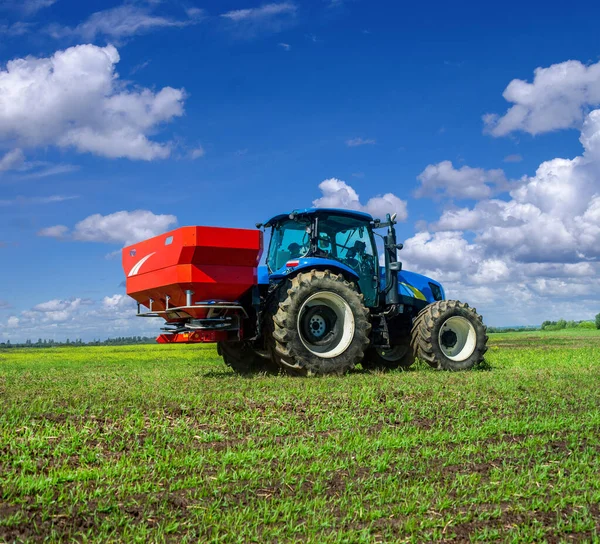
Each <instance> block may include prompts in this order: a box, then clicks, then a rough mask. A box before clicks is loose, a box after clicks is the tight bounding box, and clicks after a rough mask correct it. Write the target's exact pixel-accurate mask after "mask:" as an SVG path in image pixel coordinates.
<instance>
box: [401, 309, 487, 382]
mask: <svg viewBox="0 0 600 544" xmlns="http://www.w3.org/2000/svg"><path fill="white" fill-rule="evenodd" d="M486 330H487V329H486V326H485V325H484V324H483V319H482V318H481V316H480V315H479V314H478V313H477V311H476V310H475V308H470V307H469V305H468V304H465V303H464V302H459V301H458V300H442V301H439V302H434V303H433V304H430V305H429V306H426V307H425V308H424V309H423V310H421V312H420V313H419V315H418V316H417V318H416V319H415V322H414V324H413V328H412V333H411V346H412V352H413V353H414V354H415V356H416V357H418V358H419V359H421V360H423V361H425V362H427V363H428V364H429V365H430V366H432V367H433V368H437V369H440V370H469V369H470V368H473V367H474V366H475V365H476V364H478V363H480V362H481V361H483V356H484V354H485V352H486V351H487V346H486V344H487V341H488V337H487V334H486Z"/></svg>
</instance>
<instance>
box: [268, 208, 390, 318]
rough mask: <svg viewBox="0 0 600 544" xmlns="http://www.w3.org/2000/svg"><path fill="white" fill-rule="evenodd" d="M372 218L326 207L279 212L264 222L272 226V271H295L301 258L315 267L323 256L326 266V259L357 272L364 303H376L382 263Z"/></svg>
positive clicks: (270, 255) (270, 264)
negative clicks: (281, 213) (379, 260)
mask: <svg viewBox="0 0 600 544" xmlns="http://www.w3.org/2000/svg"><path fill="white" fill-rule="evenodd" d="M372 222H373V219H372V217H371V216H370V215H368V214H366V213H362V212H355V211H352V210H331V209H325V208H324V209H307V210H301V211H294V212H292V213H291V214H289V215H280V216H276V217H274V218H272V219H271V220H269V221H268V222H267V223H266V225H265V226H266V227H271V228H272V231H271V243H270V245H269V251H268V254H267V263H266V264H267V267H268V270H269V273H271V274H276V273H278V272H282V271H283V272H287V271H292V270H294V269H295V268H296V267H297V266H298V265H299V263H300V260H303V264H305V265H310V266H312V267H314V265H315V264H317V263H320V262H321V260H322V263H321V264H322V265H323V266H326V264H327V263H326V261H327V260H333V261H337V262H338V263H340V264H341V265H343V267H345V268H348V269H350V270H351V271H353V272H354V274H356V276H357V283H358V286H359V288H360V291H361V293H362V294H363V296H364V297H365V304H366V305H367V306H375V305H377V293H378V281H379V264H378V258H377V246H376V245H375V240H374V237H373V231H372ZM315 259H318V260H319V261H315ZM304 260H306V261H304ZM317 265H318V264H317Z"/></svg>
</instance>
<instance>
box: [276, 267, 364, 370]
mask: <svg viewBox="0 0 600 544" xmlns="http://www.w3.org/2000/svg"><path fill="white" fill-rule="evenodd" d="M286 287H287V297H285V299H284V300H283V301H282V302H280V303H279V307H278V310H277V312H276V313H275V315H274V316H273V325H274V330H273V340H274V352H275V359H276V360H277V362H278V363H279V364H280V365H281V366H282V368H284V369H285V370H287V371H289V372H291V373H296V374H304V375H306V374H344V373H345V372H347V371H348V370H350V369H351V368H352V367H353V366H354V365H355V364H357V363H359V362H360V361H361V360H362V359H363V357H364V352H365V349H366V348H367V346H368V345H369V331H370V330H371V323H370V322H369V310H368V309H367V308H365V306H364V304H363V297H362V295H360V294H359V293H358V292H357V291H356V289H355V287H354V285H353V284H351V283H350V282H348V281H346V280H345V279H344V277H343V276H341V275H338V274H334V273H332V272H330V271H329V270H325V271H317V270H311V271H310V272H308V273H300V274H298V275H297V276H296V277H294V278H293V279H292V280H291V281H290V282H289V283H288V284H287V285H286V286H285V287H284V289H285V288H286Z"/></svg>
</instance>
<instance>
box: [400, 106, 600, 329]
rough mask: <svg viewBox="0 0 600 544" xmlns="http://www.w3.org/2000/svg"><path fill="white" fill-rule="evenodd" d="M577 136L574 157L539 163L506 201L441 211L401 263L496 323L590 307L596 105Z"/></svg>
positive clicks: (576, 314)
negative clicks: (580, 147)
mask: <svg viewBox="0 0 600 544" xmlns="http://www.w3.org/2000/svg"><path fill="white" fill-rule="evenodd" d="M580 141H581V143H582V145H583V153H582V154H581V155H580V156H578V157H575V158H574V159H560V158H556V159H552V160H549V161H546V162H544V163H542V164H541V165H540V166H539V167H538V169H537V171H536V173H535V175H533V176H530V177H524V178H522V179H521V180H520V182H519V184H518V186H515V187H514V188H513V189H512V190H511V191H510V193H509V195H508V198H506V199H501V198H495V199H494V198H484V199H482V200H480V201H479V202H477V203H476V204H475V205H473V206H468V207H461V208H456V207H454V208H448V209H446V210H445V211H444V212H443V213H442V215H441V217H440V218H439V220H437V221H435V222H434V223H432V224H430V225H429V226H428V230H427V231H424V232H419V233H417V234H416V235H415V236H413V237H410V238H409V239H407V240H406V241H405V249H404V250H403V251H402V252H401V256H402V259H403V260H404V261H405V264H406V267H407V268H408V269H411V268H412V269H415V270H417V271H421V272H423V273H426V274H429V275H432V276H433V277H436V278H438V279H440V280H442V281H443V282H444V283H445V285H446V287H447V288H448V290H449V294H450V296H453V297H457V298H464V299H465V300H467V301H472V302H475V303H477V304H482V305H483V308H484V310H487V311H489V312H490V313H492V314H493V315H494V316H495V318H496V320H497V323H498V324H511V323H514V324H518V323H523V324H526V323H529V324H531V323H538V322H539V321H542V320H543V319H544V318H558V317H561V316H564V317H566V318H569V319H583V318H586V317H591V316H592V315H594V312H595V313H597V301H598V299H599V298H600V110H594V111H592V112H590V113H589V114H588V115H587V117H586V119H585V121H584V123H583V126H582V129H581V137H580Z"/></svg>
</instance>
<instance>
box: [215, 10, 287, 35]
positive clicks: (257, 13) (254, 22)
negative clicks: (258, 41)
mask: <svg viewBox="0 0 600 544" xmlns="http://www.w3.org/2000/svg"><path fill="white" fill-rule="evenodd" d="M297 11H298V6H297V5H296V4H295V3H293V2H280V3H271V4H264V5H262V6H260V7H257V8H246V9H236V10H232V11H228V12H226V13H223V14H221V17H222V18H223V19H224V20H225V21H227V22H228V23H229V24H230V25H231V26H232V28H233V29H235V30H236V31H237V32H238V33H239V34H240V36H242V37H246V38H251V37H254V36H256V35H258V34H260V33H264V32H280V31H281V30H283V29H284V28H286V27H288V26H289V25H290V24H292V23H293V22H294V21H295V18H296V14H297Z"/></svg>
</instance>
